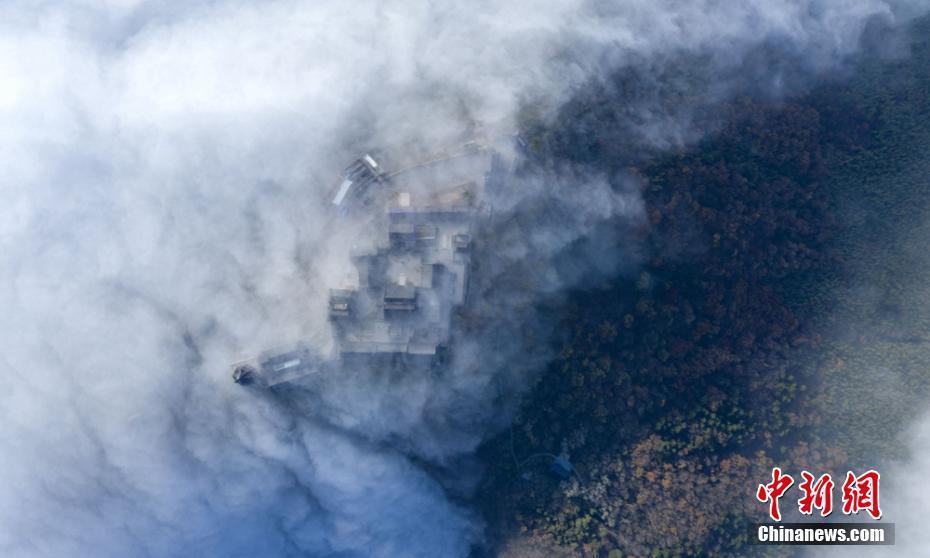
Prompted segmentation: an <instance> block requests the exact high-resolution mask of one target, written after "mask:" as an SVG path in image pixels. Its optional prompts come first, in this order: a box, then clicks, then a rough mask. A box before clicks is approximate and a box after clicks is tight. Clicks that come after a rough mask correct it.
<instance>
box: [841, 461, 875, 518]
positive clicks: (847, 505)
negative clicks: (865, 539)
mask: <svg viewBox="0 0 930 558" xmlns="http://www.w3.org/2000/svg"><path fill="white" fill-rule="evenodd" d="M880 479H881V475H879V474H878V471H874V470H871V471H866V472H865V473H863V474H862V475H860V476H858V477H857V476H855V475H854V474H853V472H852V471H847V473H846V482H844V483H843V513H845V514H847V515H850V514H857V513H859V511H860V510H865V511H867V512H869V515H871V516H872V519H881V517H882V509H881V508H880V507H879V505H878V481H879V480H880Z"/></svg>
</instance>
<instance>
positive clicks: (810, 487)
mask: <svg viewBox="0 0 930 558" xmlns="http://www.w3.org/2000/svg"><path fill="white" fill-rule="evenodd" d="M801 478H802V479H804V481H803V482H802V483H801V484H800V485H799V486H798V488H800V489H801V492H803V493H804V495H803V496H801V498H800V499H799V500H798V510H799V511H800V512H801V513H802V514H804V515H812V514H813V513H814V509H818V510H820V516H821V517H827V516H828V515H830V514H831V513H833V479H832V478H830V473H827V474H825V475H822V476H821V477H820V478H819V479H817V482H814V475H812V474H810V473H808V472H807V471H801Z"/></svg>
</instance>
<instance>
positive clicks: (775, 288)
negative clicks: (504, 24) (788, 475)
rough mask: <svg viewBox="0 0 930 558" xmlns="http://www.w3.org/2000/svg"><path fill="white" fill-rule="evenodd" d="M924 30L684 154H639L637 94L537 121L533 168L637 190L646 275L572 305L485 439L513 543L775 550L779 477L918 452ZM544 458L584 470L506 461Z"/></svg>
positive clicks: (503, 537)
mask: <svg viewBox="0 0 930 558" xmlns="http://www.w3.org/2000/svg"><path fill="white" fill-rule="evenodd" d="M912 36H913V37H914V42H913V44H912V45H911V53H910V54H909V55H908V56H903V57H896V58H888V57H886V56H879V55H874V54H867V55H865V56H863V57H862V59H860V60H858V61H857V62H856V65H855V67H854V68H853V70H852V71H851V72H850V74H849V75H842V76H830V77H829V78H828V79H827V80H826V83H823V82H822V83H821V84H820V85H818V86H816V87H815V88H813V89H810V90H808V91H805V92H803V93H801V94H798V95H794V96H791V97H788V98H785V99H781V100H775V99H771V98H766V97H764V96H760V95H749V96H741V97H739V98H734V99H732V100H730V101H728V102H726V103H724V104H723V105H722V106H719V107H716V108H714V110H713V114H712V115H711V114H706V115H705V117H706V118H707V121H708V123H710V122H713V125H714V129H713V131H712V132H711V133H709V134H708V135H707V136H706V137H705V138H704V139H703V140H701V141H700V142H698V143H697V144H695V145H693V146H691V147H688V148H681V149H676V150H672V151H671V152H670V151H668V150H655V151H654V152H650V153H635V154H633V155H631V154H630V151H629V149H630V145H629V142H628V138H629V134H626V133H624V132H625V130H624V128H623V119H622V118H618V117H617V114H618V113H620V112H622V111H623V110H624V108H623V106H622V104H623V102H624V96H623V91H627V92H629V88H626V89H623V88H620V89H618V88H604V89H603V90H600V91H598V93H597V94H593V95H592V94H586V95H585V96H584V99H583V101H579V102H576V103H574V104H570V105H569V106H568V107H567V108H566V109H565V110H564V111H563V114H562V116H561V118H560V119H557V120H556V121H555V122H554V123H553V124H549V125H542V124H539V123H538V122H535V121H532V119H529V121H530V122H532V124H528V125H527V126H526V129H525V135H526V138H527V142H528V145H529V151H530V153H531V156H532V153H534V152H535V153H537V154H539V156H540V157H541V158H554V159H556V160H562V161H568V162H570V163H572V164H576V165H584V166H585V167H587V168H592V169H596V170H599V171H601V172H604V173H607V174H615V173H617V172H618V171H622V172H625V173H631V174H633V175H635V176H637V177H638V178H639V180H640V181H641V184H642V189H643V195H644V198H645V203H646V209H647V215H648V223H647V224H646V225H645V226H644V227H643V230H642V231H641V232H640V233H639V234H640V237H639V238H638V239H637V242H638V243H639V244H640V245H641V249H642V254H643V262H642V264H641V266H640V267H639V268H638V269H637V271H636V272H635V273H633V274H632V275H629V274H621V275H620V276H617V277H614V278H613V279H611V280H609V281H606V282H604V284H603V285H602V287H601V288H598V289H589V290H584V291H578V292H574V293H572V294H571V295H570V296H569V297H568V298H567V300H561V301H559V302H558V305H559V310H558V312H559V315H560V316H561V324H562V326H563V327H562V328H561V329H562V330H563V331H565V332H568V333H567V334H566V336H565V337H564V338H560V339H558V340H556V341H555V342H556V343H557V344H558V346H559V347H558V349H559V350H558V355H559V356H558V358H557V359H556V360H555V361H554V362H553V363H552V364H551V365H550V366H549V367H548V369H547V371H546V373H545V374H544V375H543V377H542V378H541V379H540V381H539V382H538V384H537V385H536V387H535V389H534V390H533V392H532V393H531V395H530V396H529V397H528V398H527V400H526V402H525V404H524V405H523V407H522V409H521V411H520V413H519V415H518V417H517V418H516V420H515V421H514V424H513V426H512V428H511V430H509V431H505V432H503V433H502V434H500V435H499V436H497V437H496V438H494V439H492V440H491V441H489V442H488V443H486V444H485V445H484V447H483V448H482V451H481V455H482V457H483V459H484V460H485V462H486V463H487V465H488V479H487V481H486V483H485V485H484V486H483V488H482V490H481V493H480V495H479V498H480V500H481V502H482V505H483V507H484V509H485V511H486V515H487V517H488V520H489V523H490V530H491V533H492V537H491V538H492V546H494V547H495V552H499V553H501V554H502V555H504V556H553V555H561V554H564V555H566V556H575V555H585V556H609V557H610V558H616V557H619V556H680V555H732V556H743V555H746V554H747V553H753V552H761V550H760V549H759V548H758V547H756V548H754V549H753V548H749V547H748V546H746V545H747V544H748V541H747V540H746V537H745V533H746V530H745V525H746V523H747V522H749V521H760V520H762V519H764V514H765V510H764V509H763V508H762V507H760V506H758V505H757V503H756V502H754V500H753V497H752V494H753V491H754V489H755V486H756V484H757V483H758V482H760V480H761V479H764V478H765V476H766V475H767V474H769V473H768V472H769V471H770V470H771V467H772V465H773V464H778V465H779V466H781V467H783V468H786V469H791V470H800V469H802V468H804V469H811V470H814V469H816V470H822V471H839V470H841V469H842V468H844V467H862V466H868V467H874V466H880V465H881V464H883V463H886V462H888V461H889V460H891V459H894V458H899V457H901V456H903V455H904V449H903V448H902V447H901V445H900V443H899V441H898V439H897V438H896V437H895V435H894V433H896V432H899V431H900V430H901V429H902V427H904V426H905V425H906V424H908V423H909V421H910V420H912V419H913V418H914V417H915V416H916V415H917V413H918V412H919V411H920V406H919V403H920V401H921V400H922V398H923V397H925V395H926V393H927V392H928V388H930V378H928V375H927V374H928V373H927V370H928V369H930V368H928V366H927V365H928V364H930V352H928V351H927V348H928V345H927V343H928V341H930V337H928V328H927V325H928V317H930V313H928V312H927V310H928V308H926V304H925V303H921V302H919V301H926V300H930V297H926V296H922V294H923V293H924V290H925V289H926V288H927V287H925V286H923V284H922V283H923V282H922V281H920V279H919V278H920V277H926V274H925V273H924V272H925V271H927V270H928V269H930V260H928V258H927V257H926V256H925V255H923V252H925V251H924V250H923V249H922V248H921V246H923V244H924V243H923V241H922V240H921V236H920V234H921V233H923V232H926V225H924V224H923V223H924V222H926V219H925V216H926V210H927V209H928V208H930V188H928V180H930V178H928V177H930V172H928V171H930V169H928V163H926V162H925V161H926V160H927V158H926V153H927V150H928V148H930V39H928V37H930V24H928V22H926V21H924V22H922V23H921V24H920V25H918V26H917V27H916V28H915V29H914V30H913V33H912ZM634 83H635V80H634ZM633 89H634V90H635V87H634V88H633ZM686 89H687V88H685V91H686ZM676 95H677V96H678V97H677V98H678V99H679V100H680V99H682V98H684V97H686V94H685V93H681V92H680V91H679V92H676ZM578 122H581V123H583V125H581V126H580V127H579V125H576V123H578ZM579 130H581V131H580V132H579ZM922 238H924V239H925V238H926V235H924V236H923V237H922ZM889 403H892V404H891V405H889ZM540 451H545V452H553V453H560V454H564V455H567V456H570V457H571V459H572V460H573V462H574V464H575V466H576V468H577V471H578V474H577V475H576V476H575V477H573V478H572V479H571V480H567V481H565V480H563V481H560V480H558V479H556V478H553V477H552V476H551V475H546V474H545V468H544V467H543V465H544V463H543V464H539V465H533V464H527V465H523V464H521V466H519V467H518V466H517V459H516V457H514V458H513V459H511V455H513V456H517V455H519V456H524V455H530V454H532V453H534V452H540ZM843 470H845V469H843ZM767 552H771V553H772V554H773V555H781V554H779V553H782V554H790V552H789V551H786V550H771V549H769V550H767Z"/></svg>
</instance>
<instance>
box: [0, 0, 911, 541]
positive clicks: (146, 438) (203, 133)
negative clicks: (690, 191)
mask: <svg viewBox="0 0 930 558" xmlns="http://www.w3.org/2000/svg"><path fill="white" fill-rule="evenodd" d="M904 7H905V6H904V5H898V6H897V8H896V9H897V10H898V11H897V13H898V14H899V16H898V17H901V16H908V15H910V14H908V13H907V11H906V10H903V8H904ZM891 13H892V8H891V7H890V4H889V3H888V2H882V1H879V0H865V1H842V0H837V1H826V0H823V1H812V0H809V1H793V2H792V1H781V2H772V1H759V2H744V3H739V4H738V5H735V4H733V3H731V2H716V1H711V0H707V1H704V2H694V3H683V2H677V1H671V0H669V1H664V2H654V1H645V0H636V1H634V0H630V1H624V2H613V3H607V2H587V1H582V0H574V1H567V2H550V1H545V2H543V1H519V2H498V3H494V2H488V1H481V2H473V3H454V2H447V3H442V4H440V3H424V4H416V3H410V2H400V1H387V2H373V1H361V2H354V3H346V2H338V1H329V0H322V1H296V0H291V1H270V2H248V3H247V2H226V3H219V2H174V3H170V2H159V1H153V2H142V1H129V0H127V1H114V2H108V3H102V2H36V1H33V2H27V1H9V2H5V3H3V4H2V5H0V169H2V170H0V309H2V315H3V320H2V321H0V370H2V378H4V379H5V382H4V389H2V390H0V456H2V461H0V462H2V466H3V467H2V468H3V480H2V482H0V554H2V555H3V556H9V557H33V556H51V557H61V556H101V557H106V556H158V557H161V556H191V555H201V556H299V555H301V556H308V555H311V556H386V557H387V556H390V557H395V556H463V555H465V554H466V553H467V552H468V548H469V546H470V545H471V544H472V543H474V542H476V541H479V540H480V537H481V534H480V522H479V521H478V520H476V519H475V518H474V517H473V516H472V515H471V514H470V513H469V512H468V511H467V510H465V509H463V508H462V507H461V506H460V505H458V504H454V503H452V502H451V501H450V500H449V499H448V498H447V497H446V495H445V494H444V493H443V490H442V488H441V486H440V485H439V484H438V483H437V482H436V481H434V480H433V479H431V478H430V476H429V475H428V474H427V473H426V472H424V471H423V470H422V469H420V468H418V467H417V466H416V465H414V464H413V463H412V462H411V461H410V460H409V459H407V458H406V457H405V456H404V455H402V454H401V453H399V452H398V451H397V450H394V449H391V447H390V446H388V445H386V444H384V443H382V442H384V441H385V440H392V441H396V439H398V438H400V439H404V438H406V439H407V442H405V443H404V444H401V446H403V447H410V446H413V447H415V448H416V449H417V451H418V452H419V453H421V454H423V455H428V456H429V457H430V458H434V459H437V460H442V459H443V458H444V457H449V456H452V455H455V454H457V453H459V452H463V451H468V449H469V448H470V447H471V445H473V443H474V442H475V441H476V439H477V437H480V432H473V431H472V432H469V433H468V436H465V437H464V438H463V439H461V440H458V441H457V442H455V443H450V444H449V446H448V447H446V446H443V445H442V443H441V440H437V439H432V440H429V441H428V442H427V443H424V445H423V446H422V447H420V446H418V445H417V443H416V441H415V440H416V439H417V437H418V436H419V435H420V434H421V432H422V431H423V426H422V425H421V424H420V421H421V419H420V415H421V414H423V413H426V412H427V410H424V408H422V406H427V405H432V406H433V408H431V409H429V410H428V411H429V413H432V415H433V416H434V418H435V417H436V416H440V417H441V416H442V414H443V411H444V409H445V408H446V407H444V405H447V406H448V407H450V408H451V407H454V406H455V405H456V404H457V401H456V400H455V398H454V397H452V396H453V395H455V394H459V395H461V396H462V400H464V401H470V400H471V399H469V397H471V398H472V399H475V397H474V393H471V392H470V390H474V389H478V390H479V391H478V392H475V393H482V391H481V390H484V391H487V390H488V389H489V388H488V385H487V383H486V380H487V379H486V378H485V383H484V384H482V385H480V386H478V387H477V388H475V387H474V386H472V385H470V384H469V380H468V379H467V378H464V377H461V376H453V377H452V378H451V379H450V380H449V382H451V384H452V385H447V386H445V387H444V389H446V391H447V393H448V397H442V398H439V399H437V400H433V401H430V400H429V397H428V394H423V393H420V394H418V395H417V396H416V397H411V408H410V410H407V411H405V410H403V409H398V410H397V416H396V417H390V419H395V418H396V419H397V420H396V421H394V422H392V423H391V424H389V425H388V426H387V427H384V428H380V429H379V428H374V426H375V425H376V424H377V423H378V422H379V421H380V422H382V423H384V422H385V419H384V417H383V416H382V415H380V414H378V413H379V412H380V411H382V410H383V409H384V408H385V407H384V404H383V403H382V404H380V405H379V404H374V403H373V404H371V405H368V404H365V403H364V402H362V403H360V404H358V405H352V404H349V405H345V402H344V401H343V402H339V401H331V402H330V403H331V404H333V405H335V406H336V407H339V406H340V405H341V406H343V407H344V408H347V409H349V411H345V410H343V412H347V413H348V415H345V414H344V415H342V416H341V418H340V420H338V421H335V422H336V423H338V424H339V425H340V427H341V429H338V428H336V427H334V426H327V425H326V424H324V423H321V422H316V421H314V420H312V419H310V418H306V417H304V416H302V415H297V414H294V413H292V412H290V411H289V410H288V409H286V408H284V407H283V406H282V405H281V404H280V403H276V402H274V401H273V400H270V399H266V398H262V397H256V396H255V395H254V394H253V393H252V392H251V391H249V390H243V389H240V388H238V387H237V386H235V385H233V384H232V382H230V381H229V370H228V365H229V363H230V362H231V361H232V360H234V359H235V358H236V357H237V356H238V355H239V354H241V353H243V352H245V353H248V352H252V351H255V350H257V349H260V348H263V347H267V346H271V345H274V344H276V343H278V342H280V341H281V340H285V339H294V338H299V337H304V336H308V335H310V336H313V335H316V336H317V338H320V339H324V338H325V331H326V324H325V317H324V316H325V312H323V306H324V302H325V301H324V298H323V296H321V294H322V293H323V292H324V290H325V288H326V287H327V285H329V284H331V283H332V281H333V279H334V278H335V277H338V276H339V275H340V274H341V273H342V271H343V269H344V267H343V266H345V265H346V261H345V249H346V242H345V241H343V239H341V238H340V237H339V236H338V235H333V234H332V231H327V230H325V229H324V219H323V217H322V215H321V209H320V204H319V203H318V202H319V200H320V197H321V196H322V194H323V192H324V189H325V188H327V187H329V186H330V181H331V177H332V176H333V175H334V173H335V172H337V171H338V170H339V169H340V167H341V165H342V164H343V163H345V162H346V160H347V159H348V158H351V157H352V156H353V155H354V154H355V153H354V149H356V148H357V147H356V146H357V145H361V144H365V145H367V144H369V143H371V144H386V143H391V142H392V141H397V142H404V141H407V140H410V139H412V138H419V139H421V141H424V142H426V143H428V142H430V141H432V140H439V139H441V138H443V137H445V136H447V135H448V134H450V133H453V132H455V131H457V130H458V128H459V127H460V126H461V125H462V123H463V121H464V120H465V119H475V120H478V121H481V122H484V123H487V124H489V125H496V126H501V127H503V128H507V127H508V126H510V125H511V124H512V120H513V118H514V114H515V111H516V108H517V107H518V105H519V102H520V99H521V98H523V97H524V96H533V97H536V96H539V95H540V94H544V95H546V96H548V97H549V99H550V100H551V101H553V103H554V105H558V102H559V101H560V100H562V99H564V98H565V97H566V96H567V95H569V94H570V93H571V91H572V90H573V88H576V87H578V86H580V85H581V84H582V83H584V81H585V80H586V79H589V78H591V77H594V76H596V75H597V74H598V73H599V72H605V71H609V70H610V69H611V68H615V67H617V66H618V65H620V64H622V63H623V61H624V59H625V57H626V56H628V55H631V54H636V55H638V56H641V57H643V56H644V57H649V56H654V55H658V54H668V53H674V52H676V51H678V50H689V51H694V50H707V51H709V52H712V53H715V54H716V55H717V56H719V57H721V58H726V57H731V56H736V53H738V52H740V51H741V50H742V49H744V48H748V47H749V46H751V45H754V44H757V43H758V42H759V41H762V40H765V39H771V38H782V39H784V40H785V41H786V42H790V43H792V44H796V45H797V46H798V47H799V48H805V49H809V50H810V53H811V58H812V59H814V60H817V61H819V63H822V64H826V63H828V62H829V61H832V60H834V59H835V57H836V56H838V55H842V54H845V53H848V52H850V51H852V50H853V49H854V48H855V46H856V43H857V38H858V36H859V34H860V33H861V30H862V28H863V26H864V24H865V22H866V20H867V18H868V17H869V16H872V15H884V16H889V14H891ZM889 17H890V16H889ZM598 192H600V190H598ZM608 205H609V204H608ZM620 205H622V206H623V207H622V208H618V211H621V213H622V212H624V211H627V209H628V206H627V205H626V202H624V203H622V204H620ZM634 205H635V204H634ZM602 208H603V205H602V206H600V207H598V208H595V211H593V212H592V218H601V217H605V215H599V213H598V212H599V211H601V210H602ZM608 216H609V215H608ZM582 225H583V226H580V227H579V229H578V230H577V231H575V233H574V234H583V233H584V232H585V231H587V230H588V229H587V227H588V226H590V223H582ZM564 233H565V231H559V234H554V235H547V234H546V232H545V231H539V232H538V233H537V234H536V238H549V237H553V238H555V237H558V238H559V242H562V243H564V242H566V240H565V239H564V238H562V237H564ZM321 342H322V341H321ZM432 387H434V386H432ZM337 388H338V389H340V390H342V391H335V392H333V393H334V394H336V395H340V396H346V397H355V398H362V397H372V398H373V399H377V398H378V397H379V396H378V393H377V389H378V386H374V385H351V386H346V385H343V386H336V387H335V388H333V389H337ZM420 388H422V389H430V388H431V386H430V385H429V384H426V385H421V386H420ZM418 405H420V406H421V407H418ZM436 405H438V406H439V408H435V407H436ZM487 407H491V406H490V405H489V406H487ZM360 409H367V410H368V411H369V412H372V413H375V414H373V415H371V416H353V415H352V412H361V411H360ZM458 411H461V409H458ZM491 411H493V409H492V408H485V407H483V408H480V409H476V410H475V411H474V414H477V415H479V416H480V415H483V414H486V413H488V412H491ZM466 414H467V413H466ZM475 423H480V421H479V420H472V421H469V422H468V425H469V427H472V426H474V424H475ZM455 426H456V425H455V424H446V425H443V427H444V428H446V431H452V430H454V429H455ZM411 440H413V441H411Z"/></svg>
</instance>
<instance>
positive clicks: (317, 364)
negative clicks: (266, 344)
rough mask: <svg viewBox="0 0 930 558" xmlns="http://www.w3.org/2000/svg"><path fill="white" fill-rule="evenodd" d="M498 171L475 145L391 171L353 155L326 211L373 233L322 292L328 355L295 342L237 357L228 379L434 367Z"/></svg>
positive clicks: (461, 298) (463, 291)
mask: <svg viewBox="0 0 930 558" xmlns="http://www.w3.org/2000/svg"><path fill="white" fill-rule="evenodd" d="M506 173H507V169H506V165H505V164H504V163H503V162H502V159H501V157H500V156H499V155H498V154H497V153H496V152H494V151H493V150H491V149H488V148H486V147H484V146H481V145H479V144H476V143H467V144H465V145H463V146H461V148H459V149H458V150H456V151H454V152H451V153H445V154H443V155H441V156H439V157H436V158H433V159H429V160H427V161H423V162H419V163H417V164H413V165H410V166H407V167H405V168H401V169H400V170H395V171H388V170H386V169H385V168H384V166H383V165H382V164H381V163H380V162H379V161H378V160H376V159H375V157H373V156H371V155H365V156H363V157H361V158H360V159H358V160H357V161H355V162H353V163H352V164H351V165H350V166H349V167H348V168H347V169H346V170H345V171H344V173H343V175H342V177H341V179H340V181H339V184H338V186H337V187H336V188H335V192H334V193H333V195H332V198H331V202H330V203H331V206H332V210H333V211H334V213H335V214H337V215H340V216H341V217H340V218H343V219H368V220H371V222H372V223H374V225H375V226H374V228H373V230H375V231H378V232H377V234H378V236H379V238H376V239H374V240H375V242H373V243H372V245H373V246H374V248H373V249H370V250H367V251H365V252H362V253H357V254H353V255H352V256H351V258H352V264H353V265H352V267H353V268H354V273H353V274H352V275H351V278H350V280H348V281H347V284H345V285H339V286H338V288H332V289H330V290H329V303H328V312H329V321H330V323H331V325H332V332H333V340H334V342H335V348H336V356H335V358H331V359H322V358H321V357H319V356H318V355H316V354H315V353H314V352H313V351H312V350H311V349H310V348H308V347H307V346H305V345H303V344H298V345H296V346H292V347H285V348H282V349H279V350H275V351H268V352H266V353H264V354H262V355H259V356H258V357H256V358H253V359H249V360H247V361H243V362H240V363H237V364H236V365H235V367H234V372H233V378H234V380H235V381H236V382H239V383H243V384H247V383H258V384H261V385H267V386H272V385H276V384H280V383H283V382H288V381H291V380H294V379H297V378H300V377H302V376H305V375H307V374H311V373H314V372H317V371H319V370H320V369H322V368H324V367H327V366H336V365H346V364H353V363H359V364H361V363H364V364H374V365H378V366H390V367H402V368H404V369H411V368H415V369H425V370H429V369H432V368H435V367H438V366H442V365H443V364H444V362H446V360H447V358H448V355H449V349H450V342H451V340H452V338H453V336H454V333H453V331H452V325H453V317H454V313H455V310H456V309H457V308H458V307H460V306H462V305H464V304H465V303H466V301H467V299H468V286H469V271H470V262H471V257H472V246H473V238H474V234H475V227H476V225H477V224H478V223H479V222H480V219H481V218H482V217H486V216H487V215H489V213H490V207H489V205H488V204H487V201H486V200H487V196H486V194H487V188H488V187H492V188H493V187H499V185H500V184H501V183H502V181H503V177H504V175H505V174H506Z"/></svg>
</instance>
